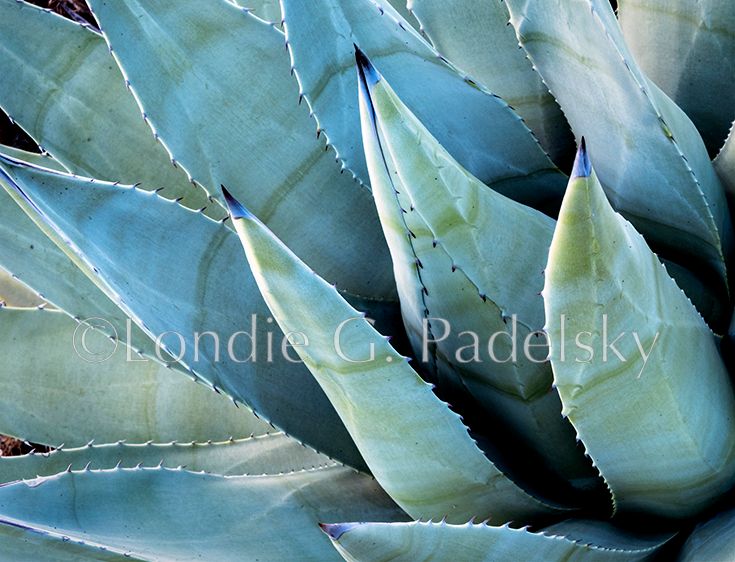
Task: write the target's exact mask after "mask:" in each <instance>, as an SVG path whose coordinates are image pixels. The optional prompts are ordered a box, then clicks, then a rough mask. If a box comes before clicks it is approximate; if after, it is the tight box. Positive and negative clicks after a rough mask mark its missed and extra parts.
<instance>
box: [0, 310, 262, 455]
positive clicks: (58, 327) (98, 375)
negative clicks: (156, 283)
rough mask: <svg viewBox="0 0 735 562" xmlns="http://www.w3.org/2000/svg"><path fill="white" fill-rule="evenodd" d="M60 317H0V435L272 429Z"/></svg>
mask: <svg viewBox="0 0 735 562" xmlns="http://www.w3.org/2000/svg"><path fill="white" fill-rule="evenodd" d="M89 326H91V323H88V324H77V323H76V322H74V321H73V320H72V319H71V318H69V317H67V316H66V315H64V314H61V313H59V312H51V311H25V310H11V309H0V356H2V357H3V363H4V366H3V369H2V370H1V371H0V404H1V407H0V433H3V434H6V435H14V436H16V437H19V438H22V439H27V440H29V441H31V442H33V443H43V444H46V445H51V446H57V445H59V444H60V443H65V444H66V445H67V446H71V447H73V446H81V445H84V444H86V443H87V442H88V441H90V440H91V439H96V440H97V441H98V442H102V443H104V442H112V441H117V440H119V439H129V440H130V441H132V442H136V441H139V442H145V441H148V440H149V439H150V440H155V441H160V442H168V441H174V440H177V441H181V442H187V441H207V440H209V439H215V440H223V439H227V438H228V437H230V436H234V437H244V436H247V435H250V434H251V433H264V432H266V431H268V430H269V429H271V427H270V426H269V425H267V424H266V423H264V422H262V421H260V420H258V419H257V418H256V417H255V416H253V415H252V414H250V413H249V412H247V411H246V410H245V409H244V408H240V409H238V408H235V406H234V405H233V404H232V402H231V401H229V400H227V399H226V398H225V397H223V396H218V395H217V394H215V393H214V392H211V390H209V389H207V388H205V387H204V386H202V385H198V384H195V383H193V382H192V381H190V380H187V379H186V378H184V377H183V376H181V374H180V373H176V372H173V371H171V370H170V369H166V368H165V367H162V366H160V365H158V364H157V363H154V362H152V361H145V360H141V358H139V357H137V356H135V355H131V354H129V353H128V352H127V350H126V349H124V348H123V346H122V345H118V344H116V343H112V342H110V341H109V340H108V339H107V338H106V337H105V336H103V335H102V334H99V333H97V332H96V331H94V330H90V329H88V327H89Z"/></svg>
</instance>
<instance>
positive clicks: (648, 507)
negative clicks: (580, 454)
mask: <svg viewBox="0 0 735 562" xmlns="http://www.w3.org/2000/svg"><path fill="white" fill-rule="evenodd" d="M544 301H545V308H546V322H547V330H548V332H549V334H550V337H551V352H552V354H551V363H552V366H553V368H554V382H555V384H556V387H557V388H558V390H559V394H560V396H561V400H562V403H563V404H564V414H565V415H567V416H569V419H570V421H571V422H572V424H573V425H574V427H575V428H576V429H577V432H578V434H579V437H580V438H581V440H582V442H583V443H584V445H585V447H586V449H587V453H588V454H589V455H590V457H591V458H592V460H593V461H594V463H595V466H596V467H597V468H598V469H599V470H600V473H601V475H602V477H603V478H604V479H605V480H606V482H607V484H608V486H609V487H610V489H611V491H612V493H613V499H614V501H615V502H616V505H617V507H618V508H619V509H620V510H622V511H636V510H645V511H647V512H651V513H655V514H658V515H663V516H668V517H688V516H691V515H694V514H696V513H698V512H699V511H701V510H702V509H703V508H705V507H707V506H708V505H710V504H711V503H712V502H713V501H714V500H715V499H716V498H717V497H718V496H719V495H720V494H721V493H723V492H724V491H726V490H727V489H729V488H730V487H731V486H732V484H733V482H735V428H733V423H732V422H733V419H735V399H734V398H733V390H732V386H731V384H730V379H729V376H728V374H727V370H726V369H725V367H724V365H723V362H722V359H721V358H720V355H719V352H718V349H717V345H716V343H715V339H714V336H713V334H712V332H711V331H710V330H709V328H708V327H707V326H706V325H705V323H704V321H703V320H702V318H701V317H700V316H699V314H698V313H697V311H696V310H695V309H694V307H693V306H692V305H691V303H690V302H689V300H688V299H687V298H686V296H685V295H684V293H682V292H681V290H680V289H679V288H678V287H677V286H676V284H675V283H674V281H673V280H672V279H671V278H670V277H669V276H668V274H667V272H666V269H665V268H664V266H663V265H662V264H661V263H660V262H659V261H658V259H657V257H656V255H655V254H654V253H653V252H651V250H649V248H648V246H647V245H646V242H645V241H644V239H643V238H642V237H641V236H640V235H639V234H638V233H637V232H636V231H635V230H634V228H633V227H632V226H631V224H630V223H628V222H627V221H626V220H624V219H623V218H622V217H621V216H620V215H618V214H617V213H615V212H614V211H613V209H612V208H611V207H610V204H609V203H608V201H607V199H606V198H605V194H604V192H603V191H602V188H601V186H600V183H599V181H598V179H597V176H596V174H595V173H594V171H592V169H591V166H590V161H589V159H588V157H587V153H586V151H585V149H584V145H583V146H582V148H581V149H580V152H579V154H578V156H577V162H576V163H575V169H574V173H573V176H572V180H571V181H570V184H569V187H568V188H567V194H566V196H565V198H564V203H563V205H562V210H561V213H560V215H559V222H558V224H557V228H556V232H555V233H554V240H553V242H552V245H551V251H550V253H549V263H548V267H547V270H546V285H545V287H544Z"/></svg>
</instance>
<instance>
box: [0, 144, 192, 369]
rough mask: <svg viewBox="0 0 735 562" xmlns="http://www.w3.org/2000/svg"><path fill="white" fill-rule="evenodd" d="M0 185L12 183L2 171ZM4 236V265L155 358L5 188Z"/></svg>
mask: <svg viewBox="0 0 735 562" xmlns="http://www.w3.org/2000/svg"><path fill="white" fill-rule="evenodd" d="M0 157H2V155H1V154H0ZM0 186H5V187H6V188H8V187H10V186H9V185H8V183H7V181H6V180H5V179H4V178H3V176H2V173H1V171H0ZM0 238H1V239H2V241H3V243H2V244H0V267H2V268H3V269H5V270H6V271H8V272H10V273H11V274H12V275H15V276H16V277H18V279H20V280H21V281H22V282H23V283H24V284H26V285H27V286H29V287H31V288H32V289H33V291H34V292H36V293H38V294H39V295H40V296H42V297H43V299H44V300H46V301H49V302H51V303H52V304H53V305H54V306H56V307H58V308H61V309H62V310H63V311H64V312H66V313H67V314H69V315H70V316H71V317H73V318H78V319H85V318H104V319H105V320H107V321H108V322H109V325H105V326H103V325H99V327H100V329H101V330H102V331H103V332H104V333H105V334H107V335H108V336H114V335H115V334H118V335H119V334H125V333H126V332H128V334H127V335H128V338H127V339H128V340H129V342H130V345H131V346H132V347H133V349H135V351H136V352H139V353H142V354H145V355H146V356H148V357H155V346H154V345H153V342H152V341H151V339H150V338H149V337H148V336H147V335H146V334H145V333H143V331H142V330H141V329H140V328H138V326H136V325H135V324H133V325H132V327H131V329H130V330H129V331H128V330H127V320H128V316H127V315H126V314H125V313H124V312H123V311H121V310H120V309H119V308H118V307H117V306H115V304H114V303H113V302H112V301H111V300H110V299H109V298H108V297H107V295H106V294H105V293H104V291H102V290H101V289H100V288H99V287H97V286H96V285H95V284H94V283H93V282H92V281H91V280H90V279H89V278H88V277H87V276H86V275H85V274H84V273H83V272H82V270H81V269H79V267H78V266H77V265H76V264H75V262H74V261H73V260H72V259H71V258H70V257H69V256H67V255H66V254H65V253H64V252H63V251H62V249H60V248H59V247H58V246H57V245H56V244H55V243H54V242H53V241H52V239H50V238H49V237H48V236H47V235H46V234H45V233H44V231H43V229H40V228H39V227H38V226H37V225H36V224H35V223H34V221H33V220H32V219H31V218H29V216H28V215H27V214H26V213H25V212H23V209H22V207H19V206H18V205H16V203H15V202H14V201H13V198H12V196H11V195H9V194H8V193H7V192H6V190H5V189H0ZM169 359H170V357H168V356H167V355H166V360H169ZM172 361H173V360H172ZM174 368H178V367H176V366H174Z"/></svg>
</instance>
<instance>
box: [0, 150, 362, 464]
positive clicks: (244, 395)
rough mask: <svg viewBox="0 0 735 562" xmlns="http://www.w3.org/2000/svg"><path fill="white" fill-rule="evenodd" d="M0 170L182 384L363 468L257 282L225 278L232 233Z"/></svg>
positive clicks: (155, 202)
mask: <svg viewBox="0 0 735 562" xmlns="http://www.w3.org/2000/svg"><path fill="white" fill-rule="evenodd" d="M0 163H2V168H0V169H5V171H6V173H7V174H8V178H7V179H8V180H10V181H9V183H11V185H9V186H8V188H9V189H10V190H11V191H12V192H13V193H14V194H15V197H16V199H17V200H19V201H21V202H25V210H26V212H29V213H31V214H33V216H34V218H35V220H36V221H37V222H38V223H40V224H42V225H44V226H45V228H46V230H47V231H48V232H49V233H50V234H51V235H52V236H54V237H55V238H56V240H57V242H58V243H60V244H63V245H64V249H65V251H66V252H67V254H70V255H71V256H73V257H74V259H75V260H76V263H79V264H81V266H82V267H84V268H85V272H86V273H87V274H88V275H90V276H91V278H92V279H93V280H94V281H95V282H96V283H97V284H98V285H100V286H101V287H103V288H104V289H105V291H106V294H108V295H109V296H110V297H111V298H112V299H113V300H114V302H115V304H116V305H117V306H119V307H120V308H121V309H122V310H123V312H125V313H126V314H127V315H128V316H130V318H132V319H133V321H134V322H135V324H137V325H138V327H139V328H141V329H142V330H143V331H144V332H145V333H146V334H147V335H148V336H149V337H151V338H152V339H154V340H156V339H157V340H158V341H159V345H160V347H161V348H162V349H163V350H164V351H166V352H168V353H169V354H170V355H171V356H173V357H174V358H176V359H177V360H179V359H180V360H179V363H180V364H181V365H183V366H184V367H186V368H187V369H189V374H190V376H193V377H196V378H197V379H199V380H201V381H203V382H205V383H206V384H207V385H208V386H210V387H211V388H214V389H215V390H217V391H218V392H223V393H224V394H226V395H227V396H229V397H231V398H233V399H235V400H237V401H239V402H242V403H245V404H247V405H248V406H250V407H251V408H252V409H253V410H255V411H256V412H257V413H258V415H259V416H261V417H262V418H264V419H265V420H267V421H270V422H272V423H274V424H275V425H277V426H278V427H279V428H280V429H282V430H284V431H285V432H286V433H288V434H290V435H293V436H295V437H297V438H299V439H301V440H303V441H305V442H306V443H309V444H311V445H312V446H314V447H315V448H316V449H318V450H319V451H322V452H324V453H326V454H328V455H330V456H333V457H335V458H338V459H339V460H342V461H344V462H346V463H347V464H351V465H353V466H359V467H362V466H364V465H363V464H362V459H361V458H360V456H359V453H358V452H357V449H356V448H355V446H354V444H353V443H352V440H351V439H350V436H349V434H348V433H347V431H346V430H345V428H344V426H343V425H342V423H341V421H340V420H339V417H338V416H337V414H336V412H334V409H333V408H332V406H331V405H330V403H329V401H328V400H327V398H326V396H324V393H323V392H322V390H321V389H320V388H319V385H318V384H317V383H316V382H315V381H314V380H313V378H312V377H311V375H310V374H309V372H308V371H307V369H305V368H304V366H303V365H301V364H299V363H294V362H292V361H291V360H289V358H287V354H286V353H282V352H281V350H282V347H281V345H282V341H279V340H276V339H275V334H274V332H277V329H276V328H275V326H273V325H272V320H271V321H270V322H269V321H268V318H269V317H270V314H269V312H268V308H267V307H266V305H265V303H264V302H263V300H262V298H261V297H260V295H259V292H258V289H257V285H256V283H255V280H254V279H253V278H252V276H251V275H250V274H249V273H248V272H247V270H246V268H240V267H233V265H232V264H233V263H237V261H238V260H241V259H242V258H241V256H242V250H241V249H240V244H239V241H238V238H237V236H236V235H235V233H234V232H233V231H232V230H230V229H229V228H226V227H225V226H224V225H223V224H222V223H221V222H215V221H213V220H211V219H209V218H208V217H206V216H204V215H202V214H201V213H197V212H194V211H192V210H190V209H187V208H185V207H182V206H180V205H178V204H177V203H176V202H173V201H169V200H166V199H163V198H161V197H159V196H158V195H156V194H155V193H153V192H150V191H145V190H142V189H138V188H135V187H130V186H119V185H114V184H110V183H106V182H99V181H94V180H86V179H81V178H77V177H73V176H69V175H64V174H58V173H55V172H51V171H45V170H42V169H37V168H32V167H29V166H23V165H20V164H18V163H13V162H11V161H8V160H2V159H1V158H0ZM131 272H134V275H132V274H131ZM221 272H224V273H221ZM233 311H237V314H233ZM207 332H210V333H213V334H216V335H217V337H215V336H209V335H206V333H207ZM268 334H271V335H272V339H270V338H269V336H268ZM197 340H198V341H197ZM288 357H290V355H289V356H288ZM294 357H295V355H294ZM316 420H318V423H317V422H316Z"/></svg>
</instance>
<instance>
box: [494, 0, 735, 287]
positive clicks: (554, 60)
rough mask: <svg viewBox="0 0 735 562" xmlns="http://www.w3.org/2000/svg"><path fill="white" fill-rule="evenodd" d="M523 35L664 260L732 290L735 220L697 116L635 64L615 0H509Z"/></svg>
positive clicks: (605, 181)
mask: <svg viewBox="0 0 735 562" xmlns="http://www.w3.org/2000/svg"><path fill="white" fill-rule="evenodd" d="M506 4H507V6H508V8H509V9H510V12H511V16H512V18H511V21H512V23H513V25H514V27H515V29H516V33H517V35H518V38H519V41H520V42H521V44H522V45H523V47H524V49H525V50H526V52H527V53H528V55H529V57H530V59H531V61H532V62H533V63H534V65H535V67H536V68H537V69H538V71H539V73H540V74H541V76H542V77H543V79H544V81H545V82H546V84H547V85H548V86H549V88H550V90H551V93H552V94H554V96H556V99H557V100H558V101H559V103H560V105H561V108H562V110H563V111H564V113H565V115H566V116H567V119H568V120H569V123H570V124H571V126H572V129H573V130H574V132H575V133H576V134H577V136H581V135H584V136H585V137H586V138H587V141H588V142H589V145H590V154H591V156H592V160H593V161H594V162H595V167H596V169H597V172H598V174H599V177H600V181H601V182H602V185H603V186H604V188H605V192H606V193H607V195H608V197H609V198H610V201H611V203H612V204H613V206H614V207H615V209H617V210H618V211H619V212H620V213H622V214H623V216H625V217H626V218H628V219H629V220H630V221H631V222H632V223H633V225H634V226H635V227H636V228H637V229H639V230H640V232H641V233H642V234H643V235H644V236H646V237H647V239H648V240H649V241H650V243H651V246H652V247H653V248H654V250H655V251H657V252H658V253H659V254H660V255H661V256H662V257H664V258H667V259H673V260H674V261H677V259H675V258H678V257H681V256H685V258H686V259H687V260H688V261H689V262H691V264H692V265H691V267H692V268H695V267H697V268H700V269H705V270H708V271H710V272H711V274H712V275H713V276H714V277H715V279H718V278H719V279H720V283H719V286H720V287H721V288H723V287H724V290H726V289H727V273H726V268H725V260H726V258H727V257H728V256H729V252H730V251H731V244H732V227H731V225H730V222H729V213H728V209H727V205H726V202H725V198H724V194H723V190H722V186H721V184H720V182H719V180H718V179H717V176H716V174H715V172H714V169H713V167H712V164H711V162H710V159H709V156H708V154H707V151H706V149H705V147H704V143H703V142H702V139H701V137H700V136H699V133H698V132H697V130H696V129H695V127H694V125H693V124H692V123H691V121H690V120H689V118H688V117H687V116H686V115H685V114H684V112H683V111H681V109H679V108H678V107H677V106H676V104H674V103H673V102H672V101H671V100H670V99H669V98H668V97H666V95H665V94H664V93H663V92H661V90H660V89H659V88H658V87H657V86H655V85H654V84H653V83H652V82H651V81H650V80H648V78H646V76H645V75H644V74H643V72H642V71H641V70H640V69H639V68H638V66H637V65H636V63H635V61H634V59H633V56H632V55H631V54H630V51H629V50H628V48H627V47H626V45H625V43H624V41H623V37H622V33H621V31H620V28H619V26H618V23H617V20H616V19H615V14H614V13H613V11H612V8H611V6H610V3H609V2H608V1H607V0H541V1H533V2H531V1H528V0H507V2H506Z"/></svg>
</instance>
